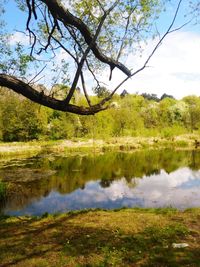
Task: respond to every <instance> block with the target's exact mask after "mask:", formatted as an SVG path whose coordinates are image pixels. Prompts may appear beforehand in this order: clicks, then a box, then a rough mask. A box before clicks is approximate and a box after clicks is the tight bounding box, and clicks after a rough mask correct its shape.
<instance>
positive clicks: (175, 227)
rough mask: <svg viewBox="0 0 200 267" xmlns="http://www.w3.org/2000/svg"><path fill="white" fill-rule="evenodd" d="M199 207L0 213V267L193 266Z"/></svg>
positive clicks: (198, 254)
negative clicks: (33, 214) (37, 214)
mask: <svg viewBox="0 0 200 267" xmlns="http://www.w3.org/2000/svg"><path fill="white" fill-rule="evenodd" d="M199 219H200V209H191V210H187V211H184V212H181V211H177V210H174V209H121V210H118V211H103V210H93V211H92V210H89V211H80V212H71V213H67V214H62V215H55V216H53V215H44V216H43V217H7V218H6V217H1V220H0V248H1V253H0V266H2V267H3V266H20V267H23V266H24V267H25V266H26V267H30V266H41V267H42V266H46V267H48V266H55V267H58V266H60V267H61V266H63V267H64V266H68V267H77V266H92V267H95V266H99V267H100V266H117V267H121V266H126V267H128V266H148V267H149V266H199V262H200V220H199Z"/></svg>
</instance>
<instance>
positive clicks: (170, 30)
mask: <svg viewBox="0 0 200 267" xmlns="http://www.w3.org/2000/svg"><path fill="white" fill-rule="evenodd" d="M182 1H183V0H179V3H178V6H177V8H176V11H175V14H174V17H173V20H172V22H171V24H170V25H169V27H168V29H167V31H166V32H165V33H164V34H163V36H162V38H160V40H159V41H158V43H157V44H156V46H155V47H154V49H153V50H152V52H151V53H150V55H149V56H148V58H147V59H146V61H145V63H144V65H143V66H142V67H141V68H139V69H138V70H136V71H135V72H133V73H132V74H131V76H130V77H126V78H125V79H124V80H123V81H122V82H121V83H119V84H118V85H117V86H116V87H115V89H114V90H113V91H112V93H111V94H110V95H109V96H108V97H106V98H104V99H103V100H102V101H101V102H100V104H101V105H104V104H105V103H106V102H108V101H109V100H110V99H111V98H112V96H113V95H114V94H115V92H116V91H117V90H118V89H119V88H120V87H121V86H122V85H123V84H124V83H125V82H126V81H127V80H129V79H130V78H131V77H133V76H135V75H136V74H138V73H139V72H141V71H142V70H144V69H145V68H146V66H147V64H148V63H149V61H150V59H151V58H152V57H153V55H154V54H155V52H156V51H157V49H158V47H159V46H160V45H161V44H162V42H163V40H164V39H165V38H166V36H167V35H169V34H170V33H172V32H173V31H174V30H172V27H173V26H174V23H175V21H176V18H177V15H178V12H179V9H180V6H181V3H182Z"/></svg>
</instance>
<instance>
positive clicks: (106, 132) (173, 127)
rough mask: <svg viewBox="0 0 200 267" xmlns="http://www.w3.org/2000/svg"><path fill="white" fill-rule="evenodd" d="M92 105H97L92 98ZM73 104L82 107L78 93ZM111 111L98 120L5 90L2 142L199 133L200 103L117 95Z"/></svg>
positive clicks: (0, 98) (0, 99)
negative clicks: (55, 108) (38, 102)
mask: <svg viewBox="0 0 200 267" xmlns="http://www.w3.org/2000/svg"><path fill="white" fill-rule="evenodd" d="M92 100H93V101H94V102H95V101H97V97H96V96H93V97H92ZM73 101H74V103H78V104H80V105H81V104H83V103H84V98H83V95H82V94H81V93H80V92H79V91H77V92H76V97H75V98H74V100H73ZM113 101H114V102H113V105H112V108H110V109H108V110H106V111H104V112H101V113H98V114H96V115H95V116H80V115H75V114H70V113H63V112H60V111H56V110H51V109H49V108H46V107H43V106H40V105H38V104H36V103H32V102H30V101H29V100H27V99H26V98H24V97H22V96H19V95H17V94H15V93H13V92H9V91H7V90H4V89H3V88H1V94H0V140H2V141H28V140H44V139H46V140H47V139H51V140H57V139H72V138H74V137H75V138H76V137H80V138H82V137H87V138H93V137H94V138H106V137H113V136H115V137H118V136H138V135H141V136H157V135H161V136H164V137H169V136H173V135H178V134H182V133H187V132H192V131H198V130H200V98H199V97H197V96H188V97H185V98H183V99H182V100H176V99H174V98H172V97H161V99H158V98H156V99H155V100H152V99H150V100H149V96H148V95H144V94H143V95H137V94H135V95H130V94H127V95H126V96H124V97H122V96H119V95H116V96H115V98H114V99H113Z"/></svg>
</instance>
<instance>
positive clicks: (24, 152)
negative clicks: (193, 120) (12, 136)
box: [0, 134, 200, 157]
mask: <svg viewBox="0 0 200 267" xmlns="http://www.w3.org/2000/svg"><path fill="white" fill-rule="evenodd" d="M195 140H198V141H200V136H199V135H196V134H190V135H181V136H177V137H173V138H161V137H120V138H108V139H106V140H100V139H99V140H97V139H96V140H93V139H73V140H60V141H32V142H14V143H1V144H0V157H5V156H15V155H16V156H17V155H19V156H34V155H37V154H38V153H41V152H44V153H45V152H47V153H49V152H52V153H59V154H60V153H64V154H68V153H69V154H72V153H91V152H97V153H98V152H106V151H134V150H138V149H145V148H149V149H157V148H158V149H160V148H176V149H193V148H195ZM199 144H200V143H199Z"/></svg>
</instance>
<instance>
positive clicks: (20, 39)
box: [10, 32, 30, 45]
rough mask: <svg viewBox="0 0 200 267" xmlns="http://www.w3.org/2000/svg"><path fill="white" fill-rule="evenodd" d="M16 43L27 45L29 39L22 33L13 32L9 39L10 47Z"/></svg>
mask: <svg viewBox="0 0 200 267" xmlns="http://www.w3.org/2000/svg"><path fill="white" fill-rule="evenodd" d="M17 43H21V44H22V45H29V44H30V40H29V37H28V36H27V35H25V34H24V33H22V32H15V33H14V34H12V35H11V37H10V45H15V44H17Z"/></svg>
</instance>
